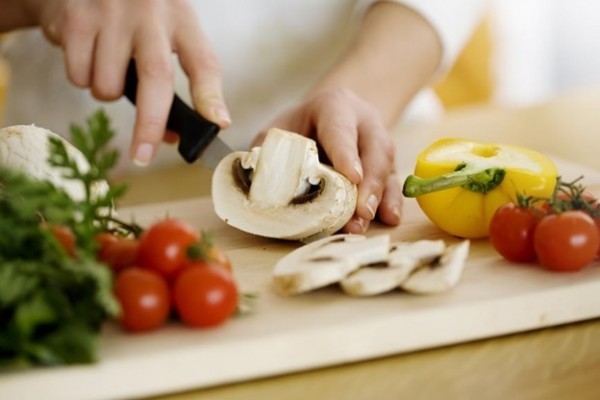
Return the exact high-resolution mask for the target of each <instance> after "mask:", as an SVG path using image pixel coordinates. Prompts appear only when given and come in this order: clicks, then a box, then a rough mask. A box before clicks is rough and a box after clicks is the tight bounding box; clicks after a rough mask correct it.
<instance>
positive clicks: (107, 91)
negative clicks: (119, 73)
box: [92, 80, 123, 101]
mask: <svg viewBox="0 0 600 400" xmlns="http://www.w3.org/2000/svg"><path fill="white" fill-rule="evenodd" d="M122 92H123V88H122V85H120V84H119V83H118V82H115V81H113V80H98V81H95V82H94V85H93V86H92V95H93V96H94V97H95V98H96V99H98V100H102V101H111V100H116V99H118V98H119V97H121V94H122Z"/></svg>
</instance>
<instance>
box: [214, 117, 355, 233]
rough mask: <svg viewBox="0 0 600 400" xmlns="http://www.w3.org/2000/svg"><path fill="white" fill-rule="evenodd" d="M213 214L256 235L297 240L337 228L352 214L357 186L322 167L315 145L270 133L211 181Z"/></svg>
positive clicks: (279, 132) (281, 132)
mask: <svg viewBox="0 0 600 400" xmlns="http://www.w3.org/2000/svg"><path fill="white" fill-rule="evenodd" d="M212 197H213V202H214V207H215V212H216V214H217V215H218V216H219V217H220V218H221V219H222V220H224V221H225V222H226V223H227V224H229V225H231V226H233V227H236V228H238V229H240V230H242V231H246V232H249V233H252V234H255V235H260V236H265V237H271V238H279V239H291V240H302V239H306V238H310V237H311V236H314V235H320V236H322V235H330V234H332V233H335V232H336V231H338V230H339V229H340V228H342V227H343V226H344V225H345V224H346V222H348V220H349V219H350V217H351V216H352V214H353V213H354V210H355V208H356V197H357V191H356V186H355V185H353V184H352V183H350V181H348V179H346V178H345V177H344V176H343V175H341V174H340V173H338V172H336V171H335V170H333V169H332V168H331V167H329V166H326V165H324V164H321V163H320V162H319V156H318V152H317V146H316V143H315V142H314V141H313V140H311V139H308V138H306V137H304V136H301V135H298V134H295V133H292V132H288V131H284V130H281V129H277V128H273V129H270V130H269V132H268V134H267V136H266V138H265V141H264V142H263V145H262V147H259V148H254V149H252V150H251V151H249V152H235V153H232V154H230V155H228V156H227V157H225V158H224V159H223V160H222V161H221V162H220V163H219V165H218V166H217V168H216V170H215V172H214V175H213V180H212Z"/></svg>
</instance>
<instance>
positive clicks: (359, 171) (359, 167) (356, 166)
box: [354, 160, 363, 180]
mask: <svg viewBox="0 0 600 400" xmlns="http://www.w3.org/2000/svg"><path fill="white" fill-rule="evenodd" d="M354 170H355V171H356V173H357V174H358V176H359V177H360V179H361V180H362V178H363V169H362V164H361V163H360V160H355V161H354Z"/></svg>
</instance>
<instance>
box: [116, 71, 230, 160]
mask: <svg viewBox="0 0 600 400" xmlns="http://www.w3.org/2000/svg"><path fill="white" fill-rule="evenodd" d="M137 86H138V75H137V70H136V65H135V60H131V61H130V63H129V66H128V67H127V75H126V76H125V90H124V93H123V94H124V95H125V97H127V99H129V101H131V103H133V104H134V105H135V104H136V95H137ZM167 128H168V129H169V130H171V131H173V132H175V133H177V134H178V135H179V145H178V147H177V150H178V151H179V154H181V156H182V157H183V159H184V160H185V161H186V162H188V163H190V164H191V163H193V162H194V161H196V160H197V159H200V162H201V163H202V164H204V165H206V166H207V167H208V168H210V169H211V170H214V169H215V168H216V167H217V164H219V162H220V161H221V160H222V159H223V157H225V156H226V155H227V154H229V153H231V152H233V150H232V149H231V148H230V147H229V146H228V145H227V144H226V143H225V142H223V141H222V140H221V139H220V138H219V137H218V133H219V130H220V128H219V126H218V125H217V124H215V123H213V122H211V121H209V120H207V119H206V118H204V117H203V116H201V115H200V114H199V113H197V112H196V111H195V110H194V109H192V108H191V107H190V106H188V105H187V104H186V103H185V102H184V101H183V100H181V98H180V97H179V96H178V95H177V94H176V93H175V94H174V95H173V102H172V104H171V109H170V110H169V118H168V120H167Z"/></svg>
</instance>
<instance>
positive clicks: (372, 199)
mask: <svg viewBox="0 0 600 400" xmlns="http://www.w3.org/2000/svg"><path fill="white" fill-rule="evenodd" d="M365 206H366V207H367V210H369V214H371V219H373V218H375V210H377V197H376V196H375V195H374V194H372V195H370V196H369V198H368V199H367V202H366V203H365Z"/></svg>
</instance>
